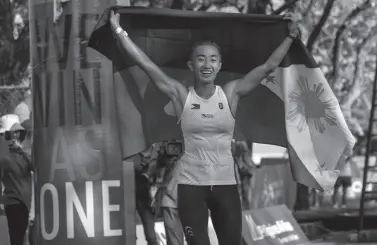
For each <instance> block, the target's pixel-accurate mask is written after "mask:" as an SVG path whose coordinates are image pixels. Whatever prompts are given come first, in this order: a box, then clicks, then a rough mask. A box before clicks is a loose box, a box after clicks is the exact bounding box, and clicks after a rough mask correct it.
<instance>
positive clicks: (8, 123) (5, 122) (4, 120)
mask: <svg viewBox="0 0 377 245" xmlns="http://www.w3.org/2000/svg"><path fill="white" fill-rule="evenodd" d="M0 121H1V128H0V133H5V131H9V130H11V129H12V126H13V124H20V119H19V118H18V116H17V115H15V114H7V115H4V116H2V117H1V118H0Z"/></svg>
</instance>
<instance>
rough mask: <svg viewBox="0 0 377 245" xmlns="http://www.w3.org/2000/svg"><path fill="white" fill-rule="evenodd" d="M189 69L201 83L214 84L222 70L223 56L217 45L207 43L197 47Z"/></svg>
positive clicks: (189, 63)
mask: <svg viewBox="0 0 377 245" xmlns="http://www.w3.org/2000/svg"><path fill="white" fill-rule="evenodd" d="M188 67H189V68H190V70H191V71H193V72H194V74H195V80H196V82H199V83H204V84H208V83H214V81H215V78H216V76H217V73H218V72H219V71H220V69H221V55H220V51H219V49H218V47H216V46H215V44H211V43H208V44H207V43H205V44H199V45H197V46H195V48H194V50H193V52H192V54H191V60H190V61H189V62H188Z"/></svg>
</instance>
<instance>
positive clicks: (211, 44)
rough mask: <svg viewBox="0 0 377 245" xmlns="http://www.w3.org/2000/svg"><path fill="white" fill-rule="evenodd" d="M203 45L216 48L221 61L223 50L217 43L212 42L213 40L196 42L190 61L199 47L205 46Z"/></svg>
mask: <svg viewBox="0 0 377 245" xmlns="http://www.w3.org/2000/svg"><path fill="white" fill-rule="evenodd" d="M203 45H210V46H213V47H215V48H216V49H217V50H218V51H219V54H220V59H221V49H220V46H219V45H218V44H217V43H215V42H214V41H211V40H202V41H199V42H196V43H195V44H194V45H192V48H191V53H190V56H189V58H190V59H191V58H192V55H193V54H194V52H195V50H196V48H197V47H199V46H203Z"/></svg>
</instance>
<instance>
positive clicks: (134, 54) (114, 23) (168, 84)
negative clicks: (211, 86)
mask: <svg viewBox="0 0 377 245" xmlns="http://www.w3.org/2000/svg"><path fill="white" fill-rule="evenodd" d="M119 18H120V16H119V14H118V13H117V14H115V13H114V11H111V18H110V26H111V28H112V30H113V31H114V33H115V34H116V36H117V38H118V40H119V41H120V43H121V45H122V47H123V48H124V50H125V51H126V53H127V54H128V55H129V57H130V58H131V59H133V60H134V61H135V62H136V64H137V65H138V66H139V67H140V68H141V69H142V70H143V71H144V72H145V73H146V74H147V75H148V76H149V78H150V79H151V80H152V82H153V83H154V84H155V85H156V86H157V88H158V89H159V90H160V91H161V92H163V93H164V94H166V95H167V96H169V97H170V98H172V99H176V98H186V97H185V94H186V93H188V90H187V88H186V87H185V85H183V84H182V83H180V82H179V81H177V80H175V79H173V78H171V77H169V76H168V75H166V74H165V73H164V72H163V71H162V70H161V69H160V68H159V67H158V66H157V65H156V64H154V63H153V62H152V61H151V59H150V58H149V57H148V56H147V55H146V54H145V53H144V52H143V51H142V50H141V49H140V48H139V47H138V46H137V45H136V44H135V43H134V42H133V41H132V40H131V39H130V38H129V37H128V34H127V32H126V31H124V30H123V29H122V27H121V26H120V24H119Z"/></svg>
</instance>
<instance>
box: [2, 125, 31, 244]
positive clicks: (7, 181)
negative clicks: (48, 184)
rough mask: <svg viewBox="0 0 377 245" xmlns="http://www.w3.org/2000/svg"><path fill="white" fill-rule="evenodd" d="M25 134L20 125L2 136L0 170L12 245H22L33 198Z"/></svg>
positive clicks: (29, 159) (13, 126) (29, 158)
mask: <svg viewBox="0 0 377 245" xmlns="http://www.w3.org/2000/svg"><path fill="white" fill-rule="evenodd" d="M25 135H26V131H25V129H24V128H23V127H22V126H21V125H20V123H18V122H16V123H13V124H12V126H11V127H10V129H7V131H6V132H4V134H3V135H2V136H1V141H2V144H1V145H3V146H4V145H7V149H6V150H5V149H4V147H2V152H1V154H0V169H1V170H2V172H3V178H2V181H3V185H4V187H5V189H4V198H3V200H2V201H3V203H4V204H5V214H6V217H7V221H8V230H9V237H10V244H11V245H22V244H23V242H24V236H25V233H26V230H27V226H28V220H29V210H30V205H31V196H32V171H33V164H32V161H31V157H30V155H29V154H28V153H26V152H25V151H24V149H23V147H22V141H23V140H24V139H25Z"/></svg>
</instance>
